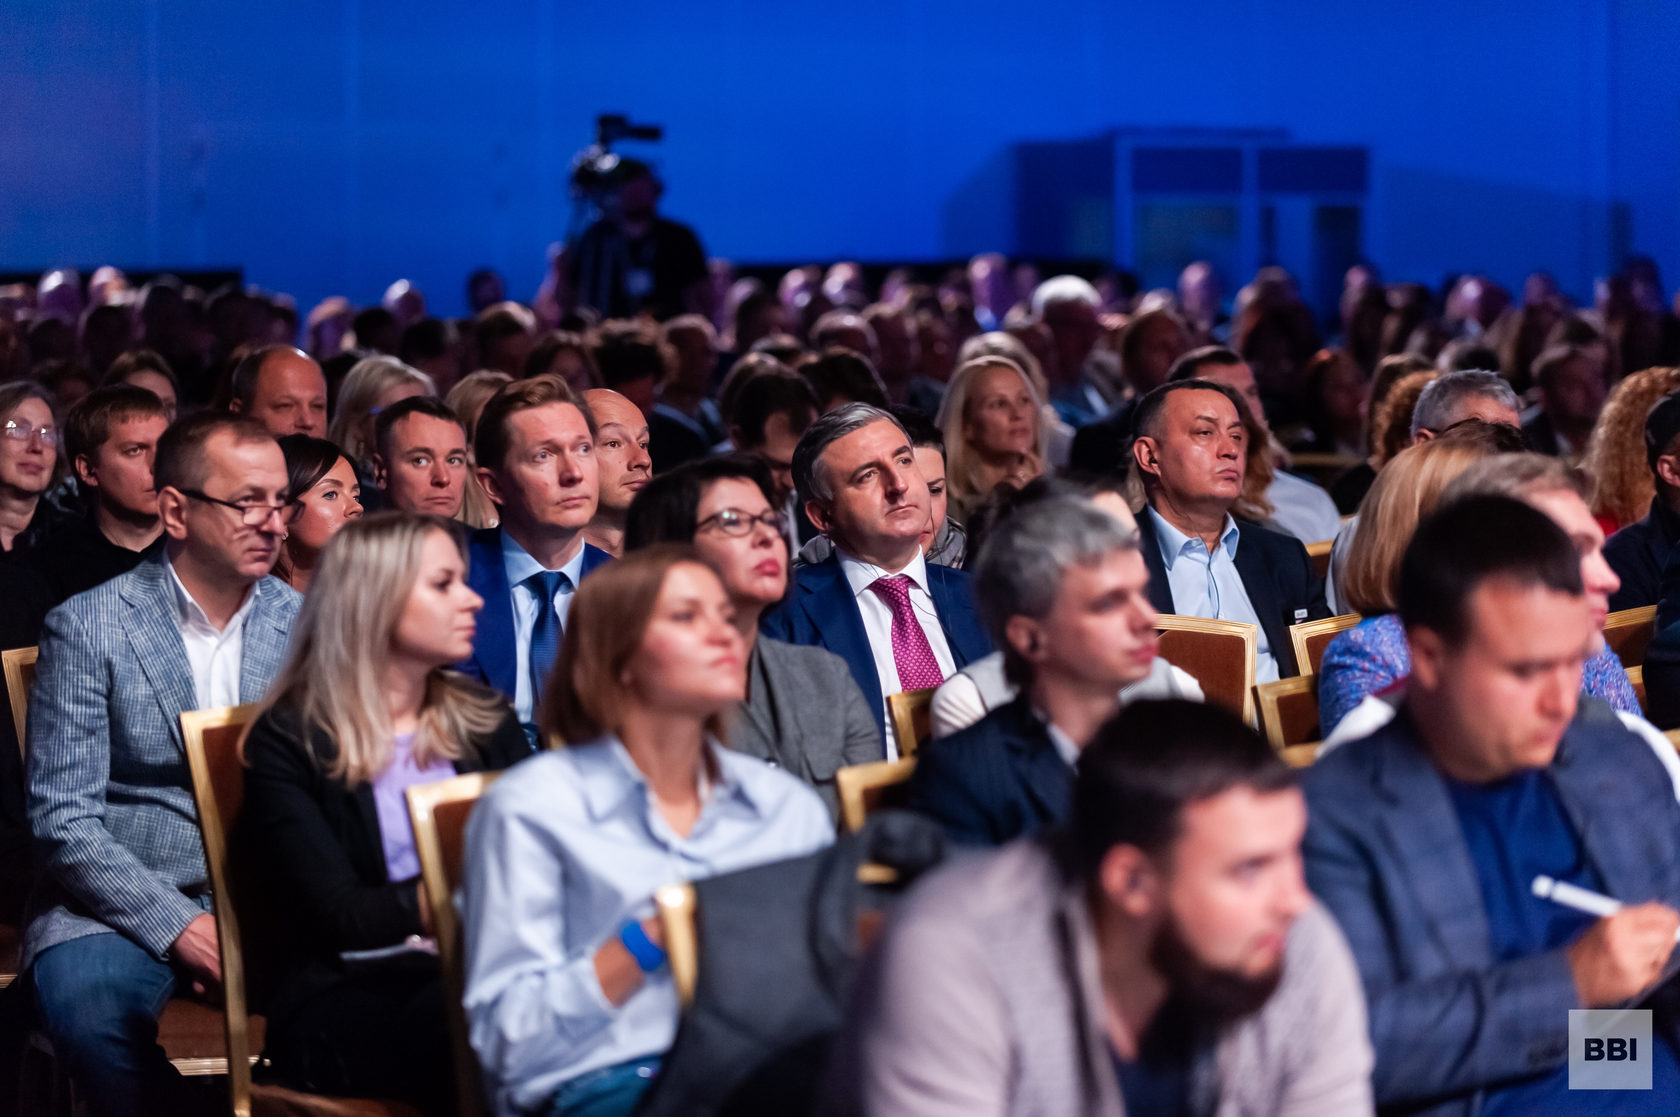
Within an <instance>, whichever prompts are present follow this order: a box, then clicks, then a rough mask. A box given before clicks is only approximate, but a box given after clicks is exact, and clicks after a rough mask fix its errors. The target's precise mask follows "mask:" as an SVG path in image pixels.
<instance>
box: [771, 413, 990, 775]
mask: <svg viewBox="0 0 1680 1117" xmlns="http://www.w3.org/2000/svg"><path fill="white" fill-rule="evenodd" d="M793 476H794V484H795V486H796V487H797V489H798V491H799V497H800V499H801V500H802V501H803V502H804V506H805V514H806V515H808V516H809V517H810V518H811V522H812V523H813V524H815V525H816V526H817V527H818V528H819V529H820V530H821V531H823V532H824V533H825V534H827V535H828V537H829V538H830V539H832V540H833V541H834V555H833V557H831V558H830V559H828V560H827V561H825V562H820V563H814V564H812V565H809V566H802V567H800V568H799V569H798V571H796V572H795V575H794V579H795V581H794V587H793V590H792V592H791V593H790V594H789V596H788V599H787V600H786V601H784V602H783V603H782V604H781V605H780V606H778V607H777V608H776V609H775V610H773V611H772V612H769V613H767V614H765V616H764V619H763V620H762V621H761V622H760V623H761V627H762V629H763V631H764V633H765V635H767V636H771V637H773V638H775V639H777V640H785V641H787V642H788V643H790V644H813V645H816V646H818V647H823V648H827V649H828V650H829V651H831V652H834V653H835V654H836V655H838V656H839V657H840V658H841V659H844V660H845V661H846V664H847V666H849V667H850V668H851V669H852V677H853V678H855V679H856V680H857V683H858V687H859V689H861V690H862V691H863V694H864V697H865V698H868V699H871V702H870V705H871V707H872V708H873V709H874V711H875V713H876V715H877V716H878V717H879V718H880V720H881V726H882V729H883V732H884V730H885V727H886V698H887V696H888V695H890V694H897V693H898V692H900V691H904V690H917V689H920V688H923V687H931V686H938V685H939V684H940V683H942V682H944V681H945V679H947V678H948V677H950V675H951V674H952V673H953V672H955V671H956V670H957V669H958V668H960V667H963V666H966V665H967V664H968V662H969V661H970V660H972V659H978V658H979V657H980V656H983V655H985V654H986V653H987V652H988V651H990V650H991V643H990V641H989V640H988V639H987V638H986V633H985V630H984V629H983V628H982V627H981V625H980V619H979V617H978V616H977V615H976V614H975V611H974V603H973V601H972V600H971V599H970V597H969V585H968V575H966V574H964V573H963V572H962V571H960V570H952V569H951V568H949V567H945V566H935V565H932V564H930V563H928V561H927V560H926V557H925V556H923V554H922V548H921V542H920V539H921V534H922V530H923V529H924V528H926V527H927V526H928V524H929V522H930V517H931V515H932V512H931V509H930V501H929V497H928V486H927V480H926V479H925V478H924V477H923V476H922V473H921V470H920V469H919V468H917V466H916V458H915V454H914V451H913V449H912V447H911V445H910V436H909V435H908V434H906V433H905V431H904V427H903V426H901V425H900V424H899V422H898V420H897V419H894V418H893V417H892V415H890V414H888V413H887V412H885V411H882V410H881V409H880V408H878V407H872V406H870V405H869V404H864V403H850V404H845V405H843V406H841V407H838V408H836V409H835V410H833V411H830V412H829V413H828V414H826V415H824V416H823V417H822V418H820V419H818V420H817V421H816V422H814V423H812V424H811V426H810V428H809V429H808V430H806V432H805V434H804V436H803V437H801V438H800V440H799V445H798V446H797V447H796V448H795V450H794V454H793ZM887 755H888V756H893V755H896V752H895V749H894V746H893V742H891V741H890V740H889V741H888V742H887Z"/></svg>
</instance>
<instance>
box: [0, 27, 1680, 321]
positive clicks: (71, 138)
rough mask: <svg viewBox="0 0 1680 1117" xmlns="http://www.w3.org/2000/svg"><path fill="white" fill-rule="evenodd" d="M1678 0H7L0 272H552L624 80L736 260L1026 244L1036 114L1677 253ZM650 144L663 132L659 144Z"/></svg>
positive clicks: (288, 275) (1462, 224)
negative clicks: (1343, 156)
mask: <svg viewBox="0 0 1680 1117" xmlns="http://www.w3.org/2000/svg"><path fill="white" fill-rule="evenodd" d="M1677 48H1680V4H1675V3H1673V2H1672V0H1589V2H1588V3H1580V4H1576V3H1541V4H1530V5H1515V4H1511V3H1509V2H1498V0H1410V2H1407V3H1396V2H1387V3H1383V2H1369V3H1355V2H1352V0H1342V2H1330V0H1293V2H1288V3H1286V2H1283V0H1207V2H1204V3H1184V4H1178V5H1170V4H1161V3H1147V4H1145V3H1136V2H1133V0H1062V2H1056V0H1051V2H1048V3H1037V4H1023V3H1019V2H1018V0H1017V2H1003V0H853V2H852V3H849V4H844V5H830V6H819V7H813V6H809V5H796V4H785V3H767V2H764V0H711V2H709V3H692V2H689V3H665V2H644V3H641V4H637V5H624V4H609V3H595V4H589V5H582V4H577V3H557V2H553V0H546V2H545V0H525V2H518V3H516V2H513V0H480V2H478V3H475V4H472V5H467V4H437V3H423V2H415V0H404V2H401V3H399V2H397V0H338V2H327V0H295V2H292V3H285V4H279V3H261V2H236V3H227V2H225V0H223V2H219V3H210V2H205V0H149V2H132V3H117V2H110V3H83V4H70V3H36V2H23V0H0V104H3V105H4V106H5V107H4V111H0V268H12V267H19V268H24V267H29V268H32V267H36V266H46V265H53V264H59V263H79V264H83V265H92V264H97V263H101V262H117V263H121V264H127V265H131V266H153V265H171V266H180V267H188V266H195V265H219V264H235V265H241V266H243V267H244V268H245V269H246V275H247V277H248V278H249V280H250V281H251V282H253V283H257V284H260V285H262V286H265V287H268V288H271V289H279V290H284V291H290V292H293V293H294V294H296V295H297V296H298V298H299V300H300V303H301V304H302V305H303V307H304V308H305V309H307V307H308V306H309V305H310V304H311V303H312V302H313V301H314V300H316V299H318V298H320V297H322V296H324V295H327V294H331V293H343V294H346V295H349V296H350V297H351V298H352V299H354V300H357V301H369V300H372V299H374V298H376V297H377V296H378V294H379V292H380V291H381V290H382V289H383V287H384V285H385V284H386V283H387V282H389V281H390V280H391V279H393V278H396V277H397V276H399V275H407V276H409V277H410V278H412V279H414V280H415V281H416V282H418V283H419V284H420V285H421V287H422V288H423V289H424V290H426V291H427V292H428V293H429V294H430V296H431V298H432V302H433V306H434V309H436V310H439V311H441V312H446V313H452V312H459V311H460V310H461V303H462V294H461V284H462V281H463V279H464V276H465V275H466V273H467V272H468V271H470V270H471V269H472V268H474V267H476V266H479V265H484V264H488V265H492V266H495V267H498V268H500V269H502V270H503V272H504V273H505V274H506V275H508V277H509V279H510V281H511V284H512V287H513V289H514V292H515V293H516V294H520V295H528V294H529V293H530V292H531V290H533V289H534V287H535V285H536V283H537V282H538V280H539V279H540V278H541V274H542V268H543V252H544V249H545V247H546V245H547V244H548V243H549V242H550V241H552V240H554V239H556V238H558V237H559V236H560V235H561V233H562V232H563V229H564V226H565V222H566V218H567V215H568V211H569V203H568V200H567V197H566V174H567V168H568V161H569V158H570V156H571V154H572V152H573V151H575V150H576V149H577V148H579V147H581V146H582V145H583V144H584V143H586V142H587V141H588V139H589V138H590V135H591V132H592V128H593V118H594V116H595V114H596V113H597V112H599V111H602V110H620V111H625V112H628V113H630V114H631V115H632V116H633V117H635V118H637V119H648V120H653V121H657V122H660V123H662V124H664V125H666V126H667V129H668V133H667V139H666V141H665V142H664V143H663V144H661V145H659V146H657V147H655V148H650V149H648V153H649V154H652V155H653V156H654V157H655V158H656V159H657V162H658V163H659V165H660V167H661V169H662V171H663V173H664V174H665V176H666V178H667V181H668V182H669V185H670V189H669V192H668V194H667V197H666V202H665V209H666V210H667V212H669V213H671V214H673V215H675V216H678V217H681V218H684V219H686V220H689V221H691V222H692V223H694V224H695V225H697V226H698V227H699V229H700V231H701V233H702V236H703V237H704V239H705V241H706V244H707V247H708V249H709V250H710V251H711V252H712V253H713V254H716V255H725V256H729V257H732V258H735V259H737V260H742V261H754V260H787V259H792V258H833V257H842V256H850V257H861V258H864V259H873V260H885V259H916V258H924V259H926V258H940V257H945V256H949V255H952V254H960V253H967V252H969V251H972V250H975V249H978V248H982V247H999V248H1002V249H1004V250H1008V249H1009V248H1011V247H1012V246H1011V245H1009V244H1007V243H1001V244H997V243H995V241H996V240H997V239H998V237H999V236H1000V235H1001V234H999V233H997V232H995V231H994V230H991V229H987V228H983V227H982V228H962V227H958V228H951V227H948V223H947V221H946V220H945V218H944V215H945V213H946V209H947V202H948V201H949V199H950V198H951V197H952V196H953V195H954V194H955V193H957V192H958V191H959V190H961V189H962V188H963V186H964V184H965V183H967V182H970V181H971V180H972V179H974V177H975V176H976V175H977V174H981V173H982V172H983V171H984V170H985V168H986V167H987V166H988V165H989V164H990V163H992V162H993V161H995V159H996V158H997V155H998V153H999V152H1000V150H1002V149H1003V148H1005V147H1006V146H1008V145H1010V144H1014V143H1019V142H1022V141H1029V140H1055V139H1067V138H1075V137H1081V136H1088V135H1093V134H1096V133H1099V132H1102V131H1104V130H1106V129H1110V128H1113V127H1117V126H1131V125H1195V126H1217V127H1233V126H1242V127H1281V128H1286V129H1288V130H1289V132H1290V133H1291V135H1292V136H1293V138H1294V139H1296V140H1299V141H1303V142H1309V143H1333V144H1359V145H1367V146H1369V148H1370V149H1371V153H1372V159H1373V172H1374V173H1373V182H1372V195H1371V203H1372V205H1371V210H1370V213H1369V216H1368V221H1367V250H1368V252H1369V254H1370V255H1371V256H1372V257H1373V258H1375V259H1376V260H1378V261H1379V262H1380V263H1381V264H1382V265H1383V266H1384V269H1385V272H1386V273H1387V274H1388V275H1390V276H1391V277H1396V278H1399V277H1408V278H1419V279H1424V280H1427V281H1434V280H1437V279H1438V278H1439V277H1440V276H1441V274H1442V273H1443V272H1445V271H1447V270H1459V269H1483V270H1487V271H1489V272H1490V273H1492V274H1493V275H1494V276H1495V277H1496V278H1498V279H1500V280H1502V281H1503V282H1506V283H1508V284H1516V283H1520V281H1521V278H1522V276H1523V275H1524V274H1525V273H1526V272H1527V271H1528V270H1530V269H1532V268H1535V267H1547V268H1550V269H1551V270H1553V271H1554V272H1555V273H1556V274H1557V275H1558V277H1559V279H1560V280H1561V281H1562V282H1563V283H1564V285H1565V287H1566V288H1568V289H1570V290H1572V291H1573V292H1575V293H1576V294H1578V295H1583V296H1584V295H1587V294H1589V293H1590V283H1591V280H1592V278H1593V277H1594V276H1595V275H1598V274H1601V273H1602V272H1603V271H1604V270H1605V269H1606V268H1607V267H1609V266H1611V264H1612V263H1613V258H1614V255H1615V254H1616V253H1618V252H1619V251H1620V250H1621V249H1623V248H1626V247H1633V248H1637V249H1640V250H1643V251H1647V252H1651V253H1653V254H1654V255H1656V256H1657V258H1658V260H1659V262H1660V263H1661V264H1662V266H1663V268H1664V273H1665V277H1666V280H1667V282H1668V283H1669V284H1670V285H1671V288H1672V286H1673V285H1675V284H1680V86H1677V85H1676V84H1675V83H1674V81H1673V80H1672V79H1671V77H1670V76H1669V75H1671V74H1672V72H1673V60H1674V58H1675V57H1676V53H1677ZM627 150H633V149H627Z"/></svg>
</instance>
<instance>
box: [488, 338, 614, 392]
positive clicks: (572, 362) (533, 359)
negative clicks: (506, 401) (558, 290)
mask: <svg viewBox="0 0 1680 1117" xmlns="http://www.w3.org/2000/svg"><path fill="white" fill-rule="evenodd" d="M502 375H503V376H506V375H507V374H506V373H502ZM524 375H525V376H526V377H532V376H558V377H559V378H560V379H562V380H564V381H565V382H566V386H567V387H568V388H570V389H571V390H572V391H573V392H575V393H577V394H578V395H580V396H581V395H582V394H583V393H585V392H587V391H589V390H590V389H591V388H599V387H601V386H602V382H601V370H600V369H599V368H596V367H595V354H594V353H593V352H592V351H591V349H590V347H589V342H588V341H587V340H585V339H584V336H583V335H582V334H579V333H572V332H571V331H568V330H550V331H548V332H547V333H545V334H543V335H542V336H541V337H539V338H538V339H537V342H536V344H535V345H533V346H531V353H530V356H528V357H526V358H525V371H524Z"/></svg>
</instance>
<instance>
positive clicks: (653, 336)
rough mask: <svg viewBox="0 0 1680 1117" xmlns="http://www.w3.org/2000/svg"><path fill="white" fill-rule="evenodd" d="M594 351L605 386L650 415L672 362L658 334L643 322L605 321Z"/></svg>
mask: <svg viewBox="0 0 1680 1117" xmlns="http://www.w3.org/2000/svg"><path fill="white" fill-rule="evenodd" d="M592 351H593V353H594V356H595V366H596V367H597V368H598V369H600V371H601V383H602V385H603V386H605V387H607V388H610V389H612V390H613V391H615V392H618V393H620V394H621V395H623V396H624V397H625V398H626V399H628V400H629V401H630V402H631V403H632V404H634V405H635V407H636V409H637V410H638V411H640V412H641V413H642V414H643V415H647V414H648V413H650V412H651V411H652V410H653V405H654V402H655V400H656V399H657V398H658V389H659V385H660V384H661V383H663V382H664V381H665V379H666V377H667V376H668V375H669V373H670V370H671V365H672V363H673V360H672V356H671V354H670V352H669V351H668V349H667V348H666V347H665V346H664V345H663V344H662V343H661V341H660V339H659V333H658V331H657V330H655V329H653V328H651V327H650V326H648V325H647V324H645V323H643V322H640V321H633V322H611V321H609V322H604V323H602V324H601V327H600V329H599V330H597V331H596V335H595V339H594V344H593V346H592Z"/></svg>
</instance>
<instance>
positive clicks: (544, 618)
mask: <svg viewBox="0 0 1680 1117" xmlns="http://www.w3.org/2000/svg"><path fill="white" fill-rule="evenodd" d="M571 584H572V580H571V579H570V578H568V577H566V575H565V574H563V573H561V572H560V571H558V570H539V571H537V572H536V573H535V574H533V575H531V576H530V577H529V578H526V579H525V585H526V586H528V587H530V590H531V592H532V593H534V594H536V596H537V623H536V625H535V626H533V627H532V629H531V710H532V714H533V718H534V717H535V715H536V713H537V711H539V710H541V709H542V697H543V689H544V686H545V685H546V684H547V682H548V675H549V672H550V671H552V670H553V669H554V661H555V659H556V658H558V657H559V654H560V611H559V610H558V609H556V608H555V606H554V599H555V598H556V597H557V596H559V593H560V591H561V589H563V588H564V587H566V586H569V585H571Z"/></svg>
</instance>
